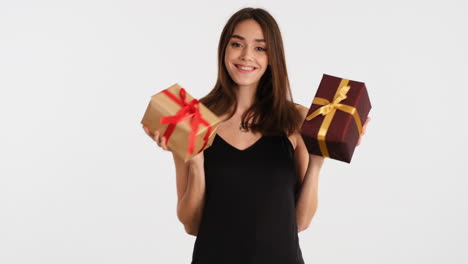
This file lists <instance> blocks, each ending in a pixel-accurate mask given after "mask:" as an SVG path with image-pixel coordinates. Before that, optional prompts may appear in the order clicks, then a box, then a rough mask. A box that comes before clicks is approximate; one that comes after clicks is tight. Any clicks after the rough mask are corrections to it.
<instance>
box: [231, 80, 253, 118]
mask: <svg viewBox="0 0 468 264" xmlns="http://www.w3.org/2000/svg"><path fill="white" fill-rule="evenodd" d="M256 92H257V84H255V85H249V86H238V89H237V111H236V112H238V113H244V112H245V111H246V110H247V109H248V108H249V107H250V106H252V104H253V103H254V101H255V93H256Z"/></svg>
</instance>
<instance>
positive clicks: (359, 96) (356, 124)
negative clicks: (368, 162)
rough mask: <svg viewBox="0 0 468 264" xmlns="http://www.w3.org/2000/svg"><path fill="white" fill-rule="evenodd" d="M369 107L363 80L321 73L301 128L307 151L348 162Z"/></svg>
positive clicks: (360, 133)
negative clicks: (320, 79)
mask: <svg viewBox="0 0 468 264" xmlns="http://www.w3.org/2000/svg"><path fill="white" fill-rule="evenodd" d="M370 110H371V104H370V100H369V95H368V93H367V90H366V86H365V84H364V83H362V82H357V81H352V80H348V79H342V78H338V77H335V76H331V75H327V74H324V75H323V77H322V81H321V82H320V85H319V88H318V89H317V93H316V94H315V98H314V100H313V102H312V105H311V107H310V109H309V112H308V113H307V117H306V119H305V120H304V122H303V124H302V127H301V135H302V138H303V139H304V143H305V145H306V146H307V149H308V151H309V153H311V154H314V155H319V156H324V157H328V158H332V159H335V160H339V161H343V162H347V163H351V158H352V157H353V153H354V149H355V148H356V144H357V142H358V140H359V137H360V136H361V135H362V125H363V124H364V123H365V121H366V119H367V115H368V114H369V111H370Z"/></svg>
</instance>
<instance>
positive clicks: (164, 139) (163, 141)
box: [161, 136, 167, 150]
mask: <svg viewBox="0 0 468 264" xmlns="http://www.w3.org/2000/svg"><path fill="white" fill-rule="evenodd" d="M161 146H162V148H163V149H165V150H167V145H166V138H165V137H164V136H162V137H161Z"/></svg>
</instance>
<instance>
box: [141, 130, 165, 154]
mask: <svg viewBox="0 0 468 264" xmlns="http://www.w3.org/2000/svg"><path fill="white" fill-rule="evenodd" d="M143 129H144V130H145V132H146V134H147V135H148V136H149V137H150V138H152V139H153V140H154V141H155V142H156V143H157V144H158V146H159V147H161V148H162V149H164V150H168V151H169V148H168V147H167V145H166V143H165V142H166V138H165V137H164V136H160V132H159V130H156V131H154V132H153V133H151V131H149V128H148V127H147V126H145V125H143Z"/></svg>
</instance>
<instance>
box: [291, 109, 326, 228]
mask: <svg viewBox="0 0 468 264" xmlns="http://www.w3.org/2000/svg"><path fill="white" fill-rule="evenodd" d="M296 107H298V110H299V112H300V113H301V115H302V117H303V119H305V117H306V115H307V112H308V108H306V107H304V106H302V105H296ZM295 139H296V148H295V152H294V153H295V159H296V167H297V172H298V174H299V175H298V177H299V182H300V186H299V188H298V197H297V202H296V221H297V229H298V230H297V231H298V232H301V231H304V230H305V229H307V227H308V226H309V225H310V223H311V221H312V218H313V217H314V215H315V212H316V211H317V206H318V178H319V174H320V170H321V168H322V164H323V161H324V158H323V157H321V156H316V155H310V154H309V152H308V151H307V147H306V146H305V143H304V140H303V139H302V136H301V135H300V133H296V134H295Z"/></svg>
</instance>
